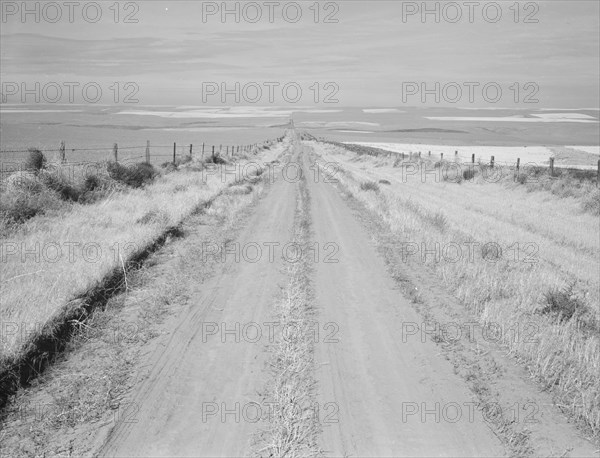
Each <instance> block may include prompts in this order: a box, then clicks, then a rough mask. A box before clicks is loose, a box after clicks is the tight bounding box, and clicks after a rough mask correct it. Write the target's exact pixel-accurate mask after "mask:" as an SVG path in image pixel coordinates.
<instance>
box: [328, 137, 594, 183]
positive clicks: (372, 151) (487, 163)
mask: <svg viewBox="0 0 600 458" xmlns="http://www.w3.org/2000/svg"><path fill="white" fill-rule="evenodd" d="M320 141H324V142H326V143H331V144H333V145H336V146H341V147H342V148H346V149H348V150H350V151H353V152H355V153H358V154H367V155H370V156H376V157H377V156H378V157H388V158H392V157H395V158H396V159H397V160H399V161H409V162H410V161H422V160H430V161H434V162H435V161H436V159H437V160H439V162H437V163H438V165H440V166H441V165H443V164H445V165H446V166H448V167H452V164H455V165H456V164H460V165H463V166H464V165H466V166H472V167H474V166H475V165H477V166H479V167H481V166H484V167H490V168H494V167H506V168H510V169H513V170H514V171H515V173H516V174H519V171H520V169H521V168H526V167H527V168H529V169H531V168H532V166H535V168H538V169H546V168H547V169H548V174H549V175H550V176H551V177H552V176H555V175H556V172H558V171H559V170H561V169H563V170H569V171H572V172H574V173H575V174H577V175H579V176H581V177H585V178H588V179H590V178H591V179H593V178H595V179H596V185H597V186H600V159H598V163H597V165H589V166H585V165H573V166H569V165H562V164H561V165H556V166H555V164H554V159H555V158H553V157H550V158H548V165H547V166H545V165H540V164H532V163H530V162H528V163H522V162H521V158H519V157H517V158H516V160H515V161H496V158H495V156H493V155H492V156H490V157H489V160H487V159H484V160H482V158H481V156H478V157H477V158H476V157H475V154H471V156H470V157H464V156H463V155H461V154H459V151H458V150H456V151H454V154H446V156H444V153H432V152H431V151H427V153H425V152H423V153H422V152H421V151H418V152H412V151H409V152H398V151H389V150H385V149H382V148H375V147H370V146H364V145H357V144H352V143H339V142H334V141H327V140H324V139H320ZM594 175H595V177H594Z"/></svg>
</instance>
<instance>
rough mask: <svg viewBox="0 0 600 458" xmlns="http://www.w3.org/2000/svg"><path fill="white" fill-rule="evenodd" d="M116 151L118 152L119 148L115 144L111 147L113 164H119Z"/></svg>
mask: <svg viewBox="0 0 600 458" xmlns="http://www.w3.org/2000/svg"><path fill="white" fill-rule="evenodd" d="M118 150H119V147H118V146H117V144H116V143H115V144H114V145H113V156H114V157H115V162H119V157H118Z"/></svg>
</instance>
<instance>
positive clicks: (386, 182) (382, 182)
mask: <svg viewBox="0 0 600 458" xmlns="http://www.w3.org/2000/svg"><path fill="white" fill-rule="evenodd" d="M379 183H381V184H392V183H390V182H389V181H388V180H379Z"/></svg>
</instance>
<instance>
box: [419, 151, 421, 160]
mask: <svg viewBox="0 0 600 458" xmlns="http://www.w3.org/2000/svg"><path fill="white" fill-rule="evenodd" d="M419 159H421V151H419Z"/></svg>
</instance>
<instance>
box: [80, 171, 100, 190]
mask: <svg viewBox="0 0 600 458" xmlns="http://www.w3.org/2000/svg"><path fill="white" fill-rule="evenodd" d="M101 186H102V181H101V180H100V178H98V176H96V175H90V176H87V177H86V178H85V180H84V181H83V189H84V191H86V192H91V191H95V190H97V189H99V188H100V187H101Z"/></svg>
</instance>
